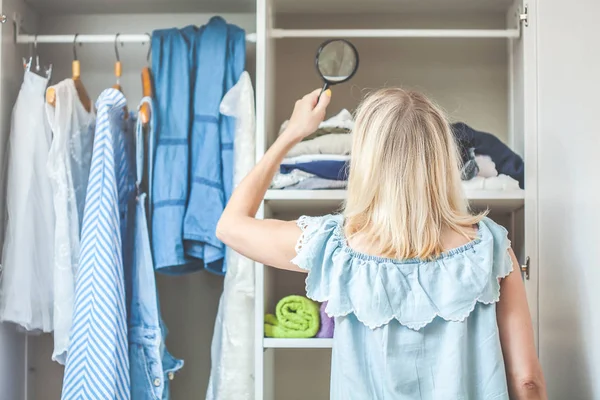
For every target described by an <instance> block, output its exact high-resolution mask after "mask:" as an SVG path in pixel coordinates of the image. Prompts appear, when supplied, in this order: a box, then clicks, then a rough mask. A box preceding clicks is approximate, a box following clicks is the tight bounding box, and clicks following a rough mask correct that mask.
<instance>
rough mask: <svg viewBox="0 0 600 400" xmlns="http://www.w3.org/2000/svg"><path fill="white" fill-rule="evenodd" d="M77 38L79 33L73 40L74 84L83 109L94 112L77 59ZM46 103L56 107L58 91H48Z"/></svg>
mask: <svg viewBox="0 0 600 400" xmlns="http://www.w3.org/2000/svg"><path fill="white" fill-rule="evenodd" d="M77 36H79V34H78V33H77V34H75V38H74V39H73V63H72V65H71V69H72V73H73V83H74V84H75V90H76V91H77V96H78V97H79V101H80V102H81V104H82V105H83V108H85V110H86V111H87V112H90V111H91V110H92V101H91V100H90V96H89V95H88V93H87V90H85V87H84V86H83V82H81V64H80V62H79V60H78V59H77ZM46 102H47V103H48V104H50V105H51V106H52V107H55V106H56V91H55V90H54V88H52V87H51V88H48V90H46Z"/></svg>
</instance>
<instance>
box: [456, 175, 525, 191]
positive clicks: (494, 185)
mask: <svg viewBox="0 0 600 400" xmlns="http://www.w3.org/2000/svg"><path fill="white" fill-rule="evenodd" d="M463 188H464V189H466V190H519V182H517V181H516V180H515V179H513V178H511V177H510V176H508V175H498V176H495V177H492V178H482V177H480V176H476V177H475V178H473V179H471V180H469V181H463Z"/></svg>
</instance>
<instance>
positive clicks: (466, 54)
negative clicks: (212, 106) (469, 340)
mask: <svg viewBox="0 0 600 400" xmlns="http://www.w3.org/2000/svg"><path fill="white" fill-rule="evenodd" d="M0 14H2V15H4V16H5V17H3V18H2V21H3V24H2V27H1V30H0V38H1V48H0V146H1V147H0V156H1V157H2V160H1V161H0V166H2V168H3V169H2V174H1V175H0V177H1V179H2V184H1V185H0V187H2V193H1V196H0V208H1V212H0V216H2V217H3V218H2V226H3V224H4V199H5V183H4V179H5V178H4V177H5V175H6V172H5V168H4V166H5V165H6V149H7V138H8V134H9V128H10V114H11V109H12V107H13V105H14V102H15V99H16V96H17V93H18V90H19V86H20V84H21V80H22V75H23V67H22V57H25V56H28V55H29V54H30V52H31V51H32V50H31V47H32V45H28V44H24V43H18V42H19V41H18V40H17V39H18V38H19V35H25V34H27V35H35V34H38V35H74V34H80V35H84V34H93V35H115V34H117V33H120V34H121V35H126V34H136V35H143V34H146V33H151V32H152V30H154V29H160V28H168V27H184V26H186V25H189V24H195V25H201V24H204V23H206V22H207V21H208V20H209V19H210V17H211V16H213V15H221V16H223V17H224V18H225V19H226V20H227V21H228V22H232V23H235V24H236V25H238V26H240V27H242V28H244V29H245V30H246V32H247V33H248V34H249V39H250V40H251V42H249V43H248V46H247V56H246V57H247V58H246V69H247V70H248V71H249V72H250V74H251V76H252V79H253V83H254V89H255V96H256V116H257V120H256V154H255V156H256V159H259V158H260V157H261V156H262V155H263V154H264V152H265V151H266V149H267V148H268V146H269V145H270V144H272V143H273V141H274V140H275V138H276V137H277V132H278V130H279V125H280V124H281V123H282V122H283V121H284V120H285V119H287V117H288V116H289V114H290V112H291V110H292V107H293V104H294V101H295V100H296V99H297V98H298V97H300V96H302V95H303V94H305V93H306V92H308V91H309V90H312V89H315V88H317V87H319V86H320V85H321V82H320V80H319V77H318V75H317V73H316V70H315V67H314V55H315V52H316V50H317V48H318V46H319V44H320V43H321V42H322V41H324V40H325V39H328V38H338V37H341V38H346V39H349V40H351V41H352V42H353V43H354V44H355V46H356V47H357V49H358V52H359V54H360V66H359V70H358V73H357V74H356V75H355V77H354V78H353V79H352V80H351V81H350V82H349V83H346V84H343V85H340V86H336V87H334V88H333V98H332V103H331V105H330V112H331V115H333V113H337V112H338V111H339V110H340V109H341V108H347V109H349V110H353V109H354V108H355V107H356V105H357V104H358V102H359V101H360V99H361V98H362V96H363V95H364V93H365V92H366V91H368V90H369V89H371V88H379V87H382V86H398V85H399V86H403V87H407V88H411V89H416V90H420V91H422V92H424V93H425V94H427V95H428V96H430V97H431V98H432V99H433V100H434V101H435V102H437V103H438V104H439V105H440V106H441V107H443V108H444V109H445V110H446V112H447V113H448V115H449V116H450V118H451V119H452V120H453V121H463V122H466V123H468V124H469V125H471V126H473V127H475V128H477V129H480V130H484V131H487V132H490V133H493V134H495V135H496V136H498V137H499V138H500V139H501V140H502V141H504V142H505V143H506V144H508V145H509V146H510V147H511V148H512V149H513V150H514V151H515V152H516V153H518V154H519V155H521V156H522V157H523V159H524V161H525V189H519V190H505V191H499V190H470V191H468V192H467V194H468V196H469V199H470V201H471V204H472V207H473V208H474V209H486V208H487V209H489V210H490V215H491V216H492V218H494V219H496V220H497V221H498V222H500V223H502V224H503V225H504V226H506V227H507V228H508V229H509V232H510V237H511V240H512V244H513V247H514V249H515V252H516V254H517V256H518V258H519V260H520V262H521V264H522V275H523V279H524V282H525V286H526V290H527V296H528V300H529V305H530V311H531V314H532V318H533V322H534V328H535V337H536V342H537V346H538V351H539V356H540V359H541V362H542V366H543V369H544V372H545V376H546V381H547V384H548V391H549V396H550V398H551V399H566V398H569V399H586V400H587V399H600V381H599V380H598V379H596V378H597V377H598V376H599V374H600V341H598V339H597V337H598V333H597V332H600V316H599V314H598V312H597V306H598V305H600V290H599V289H600V283H599V282H600V261H599V260H600V235H599V234H598V233H597V231H598V228H597V227H598V226H600V208H599V207H600V183H598V178H597V175H598V172H597V171H598V168H597V166H596V161H595V160H597V153H598V150H600V128H598V127H599V126H600V113H599V112H598V110H599V109H600V101H599V100H598V97H597V93H600V77H599V75H598V72H597V71H599V70H600V46H599V45H598V38H600V28H599V27H598V24H597V15H600V3H598V2H597V1H595V0H573V1H571V2H568V3H567V2H565V1H560V0H428V1H416V0H369V1H360V0H344V1H342V0H305V1H301V2H300V1H293V0H255V1H252V0H196V1H187V0H152V1H139V0H121V1H113V0H0ZM250 34H251V35H250ZM37 51H38V53H39V54H40V57H41V59H42V61H43V62H51V63H52V64H53V73H52V74H53V78H54V79H53V81H56V80H60V79H63V78H66V77H69V76H70V73H71V61H72V58H73V45H72V44H70V43H61V44H56V43H54V44H53V43H42V42H40V43H38V45H37ZM76 51H77V55H78V58H79V60H80V61H81V77H82V80H83V82H84V83H85V85H86V88H87V90H88V92H89V93H90V95H91V97H96V96H97V95H98V94H99V93H100V91H101V90H102V89H104V88H106V87H110V86H112V84H113V83H114V75H113V64H114V61H115V53H114V45H113V44H112V43H104V44H98V43H85V44H83V45H77V46H76ZM147 51H148V44H147V43H139V42H138V43H133V42H132V43H124V44H123V45H122V46H121V45H119V52H120V56H121V61H122V65H123V76H122V77H121V86H122V87H123V90H124V92H125V93H126V95H127V98H128V101H129V107H130V109H134V108H135V107H136V106H137V104H138V102H139V100H140V99H141V97H142V88H141V82H140V72H141V70H142V68H143V67H145V66H146V65H147V61H146V55H147ZM344 196H345V193H344V191H338V190H323V191H294V190H285V191H284V190H270V191H269V192H268V193H267V196H266V198H265V201H264V203H263V205H262V207H261V209H260V211H259V215H258V216H259V217H261V218H263V217H265V218H266V217H279V218H285V219H294V218H297V217H298V216H300V215H303V214H307V215H319V214H322V213H329V212H333V211H336V210H338V209H339V208H340V206H341V204H342V202H343V199H344ZM3 231H4V229H0V232H2V233H0V239H1V238H2V236H1V235H2V234H3ZM23 251H26V249H23ZM255 278H256V279H255V284H256V292H255V310H254V313H253V315H252V318H253V319H254V322H255V329H254V332H253V333H254V338H255V340H254V348H252V349H248V351H249V352H252V353H253V355H254V365H255V368H254V381H255V387H254V393H255V396H254V398H255V399H256V400H258V399H265V400H273V399H276V400H300V399H315V400H321V399H323V400H324V399H328V398H329V358H330V356H331V346H332V341H331V340H329V339H301V340H300V339H298V340H293V339H267V338H264V334H263V318H264V317H263V316H264V313H265V312H272V311H273V309H274V307H275V304H276V302H277V300H278V299H280V298H281V297H283V296H285V295H288V294H303V293H304V276H303V275H300V274H294V273H291V272H285V271H276V270H273V269H271V268H268V267H265V266H263V265H256V271H255ZM157 282H158V287H159V292H160V297H161V307H162V313H163V317H164V319H165V321H166V323H167V326H168V327H169V331H170V333H169V336H168V339H167V340H168V346H169V350H170V351H171V352H172V353H173V354H174V355H175V356H176V357H179V358H183V359H185V362H186V364H185V366H184V368H183V369H182V371H181V372H180V373H178V374H177V376H176V378H175V380H174V382H173V383H172V385H171V388H172V390H171V394H172V395H171V398H172V399H175V400H188V399H197V398H203V397H204V395H205V393H206V386H207V382H208V376H209V373H210V368H211V360H210V357H211V354H210V346H211V338H212V334H213V327H214V320H215V316H216V313H217V308H218V303H219V296H220V294H221V292H222V289H223V279H222V278H221V277H217V276H214V275H211V274H209V273H205V272H201V273H196V274H193V275H186V276H181V277H165V276H160V275H159V276H158V278H157ZM51 353H52V340H51V338H50V337H49V336H25V335H23V334H22V333H20V332H18V331H17V330H16V329H15V328H14V326H7V325H4V326H3V325H0V400H53V399H58V398H60V389H61V384H62V368H61V367H60V366H58V365H56V364H54V363H53V362H52V361H51V360H50V355H51ZM223 400H230V399H223ZM232 400H233V399H232ZM235 400H238V399H235Z"/></svg>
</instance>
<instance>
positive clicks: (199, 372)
mask: <svg viewBox="0 0 600 400" xmlns="http://www.w3.org/2000/svg"><path fill="white" fill-rule="evenodd" d="M222 16H223V17H224V18H225V19H226V20H227V21H228V22H231V23H235V24H237V25H238V26H241V27H242V28H244V29H246V31H247V32H248V33H251V32H254V31H255V23H256V22H255V16H254V14H223V15H222ZM209 18H210V15H207V14H180V15H177V14H155V15H153V14H147V15H85V16H53V17H46V18H42V22H41V24H40V29H39V30H38V33H39V34H42V33H44V34H73V33H78V32H79V33H87V34H93V33H99V34H108V33H110V34H112V33H117V32H120V33H122V34H125V33H144V32H152V30H154V29H160V28H170V27H173V26H176V27H184V26H186V25H189V24H195V25H202V24H203V23H206V22H207V21H208V19H209ZM39 49H40V54H41V55H42V61H43V62H52V63H53V64H54V71H53V77H52V81H53V82H58V81H60V80H61V79H64V78H67V77H70V76H71V61H72V57H73V56H72V46H71V45H68V44H60V45H49V44H47V45H39ZM147 49H148V46H147V45H142V44H125V46H123V47H121V46H120V47H119V52H120V55H121V61H122V64H123V76H122V78H121V86H122V87H123V91H124V93H125V94H126V95H127V98H128V104H129V108H130V109H135V108H136V107H137V104H138V102H139V100H140V99H141V97H142V96H141V95H142V88H141V78H140V73H141V70H142V68H143V67H144V66H145V65H146V54H147ZM77 54H78V58H79V59H80V60H81V76H82V81H83V82H84V84H85V87H86V89H87V91H88V93H89V94H90V97H91V98H92V99H94V98H96V97H97V96H98V95H99V94H100V92H101V91H102V90H104V89H106V88H107V87H111V86H112V85H113V84H114V83H115V78H114V75H113V71H114V69H113V68H114V62H115V54H114V46H113V45H112V44H84V45H83V46H78V47H77ZM247 55H248V57H247V60H246V65H247V69H248V70H249V71H250V72H251V74H253V71H254V66H255V57H254V55H255V51H254V45H253V44H250V43H249V44H248V50H247ZM158 287H159V294H160V300H161V309H162V313H163V318H164V320H165V322H166V324H167V326H168V328H169V331H170V333H169V336H168V338H167V345H168V348H169V350H170V351H171V353H173V355H174V356H176V357H179V358H183V359H184V360H185V366H184V368H183V369H182V370H181V372H180V373H179V374H178V375H177V376H176V377H175V380H174V381H173V383H172V396H171V398H172V399H173V400H188V399H195V398H202V397H203V396H204V393H205V392H206V387H207V385H208V377H209V373H210V344H211V339H212V334H213V328H214V320H215V317H216V313H217V307H218V302H219V297H220V295H221V292H222V289H223V279H222V278H221V277H217V276H214V275H211V274H209V273H204V272H202V273H197V274H194V275H188V276H184V277H165V276H159V277H158ZM30 343H31V351H30V354H31V356H30V366H31V368H32V369H33V371H32V378H33V379H31V384H32V395H31V396H30V399H32V400H36V399H39V400H47V399H58V398H60V390H61V386H62V373H63V370H62V368H61V367H60V366H58V365H57V364H56V363H53V362H52V361H51V359H50V357H51V354H52V338H51V337H50V336H41V337H35V338H32V339H31V340H30ZM0 399H1V400H4V399H3V398H2V397H1V396H0ZM7 400H14V399H12V398H11V399H7Z"/></svg>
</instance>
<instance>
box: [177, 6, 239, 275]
mask: <svg viewBox="0 0 600 400" xmlns="http://www.w3.org/2000/svg"><path fill="white" fill-rule="evenodd" d="M245 60H246V36H245V32H244V30H243V29H241V28H239V27H237V26H235V25H228V24H227V23H226V22H225V20H224V19H223V18H221V17H213V18H211V20H210V21H209V23H208V24H207V25H206V26H205V27H204V30H203V31H202V32H201V36H200V39H199V53H198V67H197V74H196V81H195V90H194V124H193V129H192V134H191V140H190V141H191V146H192V149H191V153H192V164H191V168H192V169H191V171H192V175H191V181H190V193H189V196H190V197H189V200H188V205H187V209H186V213H185V219H184V225H183V237H184V240H185V242H184V244H185V251H186V253H187V254H188V255H190V256H191V257H194V258H198V259H201V260H203V261H204V265H205V268H206V269H207V270H209V271H211V272H214V273H217V274H224V273H225V271H226V269H227V267H226V263H225V262H224V258H225V246H224V245H223V243H221V241H220V240H218V239H217V237H216V234H215V232H216V227H217V222H218V221H219V218H220V217H221V214H222V212H223V209H224V208H225V204H226V203H227V200H228V199H229V197H230V196H231V190H232V183H233V139H234V135H235V120H234V119H233V118H231V117H227V116H221V113H220V111H219V105H220V104H221V100H222V99H223V95H224V94H225V93H226V92H227V91H228V90H229V89H231V88H232V87H233V86H234V85H235V83H237V82H238V80H239V78H240V76H241V74H242V72H243V71H244V65H245Z"/></svg>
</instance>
